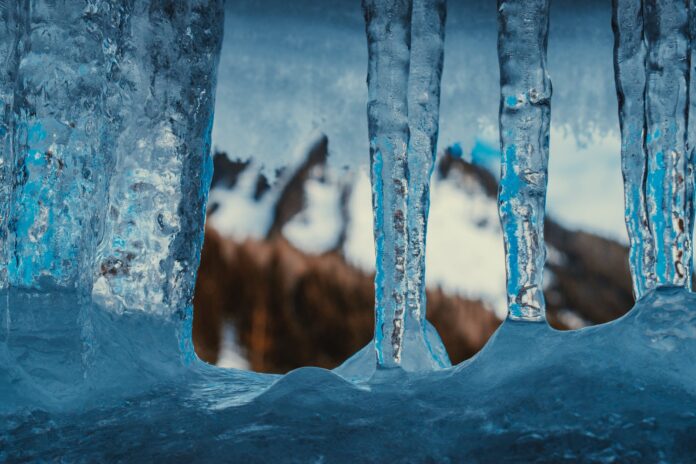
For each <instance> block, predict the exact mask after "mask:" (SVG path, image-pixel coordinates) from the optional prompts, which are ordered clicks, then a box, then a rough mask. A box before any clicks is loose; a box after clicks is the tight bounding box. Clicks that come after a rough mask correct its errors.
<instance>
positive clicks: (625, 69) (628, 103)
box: [612, 0, 655, 299]
mask: <svg viewBox="0 0 696 464" xmlns="http://www.w3.org/2000/svg"><path fill="white" fill-rule="evenodd" d="M612 28H613V30H614V75H615V79H616V93H617V96H618V101H619V121H620V125H621V170H622V172H623V182H624V204H625V221H626V229H627V231H628V239H629V242H630V254H629V262H630V265H631V276H632V279H633V292H634V294H635V296H636V299H638V298H640V297H641V296H643V294H645V292H646V291H647V290H649V289H650V288H652V287H654V286H655V252H654V245H653V241H652V235H651V234H650V227H649V225H648V217H647V211H646V207H645V177H646V169H647V155H646V152H645V145H644V143H643V142H644V135H645V99H644V93H645V42H644V41H643V7H642V1H641V0H613V2H612Z"/></svg>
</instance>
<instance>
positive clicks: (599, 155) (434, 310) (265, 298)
mask: <svg viewBox="0 0 696 464" xmlns="http://www.w3.org/2000/svg"><path fill="white" fill-rule="evenodd" d="M496 41H497V26H496V5H495V2H494V1H492V0H479V1H476V0H449V1H448V17H447V28H446V41H445V44H446V45H445V66H444V74H443V78H442V103H441V112H440V137H439V144H438V147H439V148H438V151H439V154H438V161H437V165H436V169H435V173H434V174H433V178H432V196H431V211H430V222H429V233H428V241H427V282H428V310H427V312H428V318H429V319H430V320H431V322H432V323H433V324H434V325H435V327H436V328H437V329H438V331H439V333H440V335H441V337H442V339H443V341H444V343H445V346H446V347H447V350H448V352H449V355H450V358H451V359H452V361H453V363H458V362H461V361H463V360H464V359H466V358H468V357H470V356H472V355H473V354H475V353H476V352H477V351H478V350H479V349H480V348H481V347H482V346H483V344H484V343H485V342H486V340H487V339H488V337H489V336H490V335H491V334H492V333H493V331H494V330H495V329H496V327H497V326H498V325H499V324H500V322H501V320H502V318H504V317H505V313H506V307H505V269H504V261H503V242H502V233H501V230H500V225H499V222H498V216H497V207H496V193H497V176H498V163H499V155H500V153H499V142H498V129H497V113H498V99H499V86H498V82H499V76H498V62H497V51H496ZM612 47H613V35H612V31H611V1H610V0H593V1H590V0H585V1H582V2H578V1H574V0H555V1H554V2H553V4H552V10H551V27H550V35H549V48H548V59H549V72H550V74H551V79H552V81H553V88H554V94H553V100H552V125H551V155H550V164H549V190H548V198H547V224H546V238H547V246H548V263H547V272H546V274H545V292H546V298H547V305H548V316H549V319H550V322H551V324H552V325H553V326H555V327H557V328H559V329H575V328H580V327H584V326H587V325H592V324H597V323H601V322H606V321H609V320H612V319H615V318H617V317H618V316H620V315H621V314H623V313H624V312H626V311H627V310H628V309H629V308H630V307H631V306H632V304H633V297H632V295H631V287H630V279H629V274H628V265H627V249H626V243H627V237H626V232H625V227H624V222H623V199H622V184H621V172H620V141H619V131H618V117H617V106H616V105H617V103H616V94H615V87H614V80H613V79H614V77H613V65H612ZM366 72H367V44H366V38H365V33H364V22H363V17H362V12H361V8H360V0H331V1H330V2H328V1H326V0H294V1H292V2H288V1H287V0H235V1H233V2H227V7H226V17H225V38H224V42H223V47H222V57H221V61H220V67H219V73H218V88H217V104H216V109H215V124H214V129H213V145H214V150H215V158H214V163H215V172H214V177H213V185H212V189H211V193H210V200H209V207H208V220H207V227H206V237H205V243H204V246H203V253H202V258H201V267H200V270H199V273H198V281H197V286H196V295H195V299H194V344H195V347H196V351H197V353H198V355H199V356H200V357H201V358H202V359H204V360H206V361H208V362H211V363H216V364H218V365H220V366H225V367H238V368H244V369H253V370H256V371H262V372H287V371H289V370H291V369H293V368H296V367H300V366H305V365H314V366H321V367H326V368H331V367H335V366H337V365H338V364H340V363H341V362H343V361H344V360H345V359H346V358H347V357H349V356H350V355H351V354H352V353H354V352H356V351H357V350H358V349H360V348H361V347H362V346H364V345H365V344H366V343H367V342H368V341H369V340H370V338H371V336H372V331H373V298H374V287H373V282H372V279H373V274H374V245H373V234H372V206H371V200H370V183H369V177H368V172H369V167H368V162H369V151H368V137H367V118H366V101H367V86H366V83H365V79H366Z"/></svg>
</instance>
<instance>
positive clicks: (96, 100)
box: [0, 0, 696, 462]
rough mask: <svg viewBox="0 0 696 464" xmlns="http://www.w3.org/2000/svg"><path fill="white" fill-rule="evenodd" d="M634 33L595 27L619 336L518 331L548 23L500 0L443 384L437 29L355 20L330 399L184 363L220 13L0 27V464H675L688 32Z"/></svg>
mask: <svg viewBox="0 0 696 464" xmlns="http://www.w3.org/2000/svg"><path fill="white" fill-rule="evenodd" d="M644 5H645V6H644V8H637V7H636V1H635V0H616V1H615V3H614V31H615V34H616V53H615V56H616V71H617V73H616V75H617V79H616V84H617V91H618V93H619V96H620V98H619V100H620V105H619V108H618V111H619V114H620V116H621V120H622V136H623V143H624V146H623V149H622V153H621V156H622V157H623V160H624V185H625V186H626V191H627V195H626V201H627V213H626V217H627V225H628V229H629V232H630V233H631V234H632V241H631V244H632V247H633V248H634V249H633V250H632V254H631V264H632V273H633V276H634V283H635V292H636V295H637V296H639V297H641V298H639V300H638V303H637V304H636V306H635V307H634V308H633V309H632V311H631V312H630V313H628V314H627V315H626V316H625V317H623V318H621V319H619V320H617V321H614V322H612V323H609V324H604V325H601V326H596V327H592V328H588V329H583V330H579V331H570V332H559V331H555V330H553V329H551V328H550V327H549V326H548V325H547V323H546V321H545V311H544V300H543V294H542V288H543V279H542V278H543V263H544V259H545V248H544V241H543V217H544V212H545V196H546V185H547V166H548V158H549V155H550V153H552V151H553V150H552V148H550V147H549V121H550V117H551V98H552V92H551V82H550V77H549V76H548V74H547V70H546V48H547V41H548V25H549V17H548V13H549V1H548V0H534V1H529V0H500V1H499V2H498V24H499V36H498V54H499V63H500V68H501V82H500V84H501V86H500V133H501V151H502V153H503V162H502V172H501V189H500V195H499V206H500V216H501V222H502V225H503V229H504V235H505V246H506V264H507V283H508V300H509V301H508V303H509V317H508V319H507V320H506V321H505V322H504V323H503V325H502V326H501V327H500V329H499V330H498V331H497V332H496V334H495V335H494V336H493V337H492V339H491V340H490V341H489V343H488V344H487V345H486V347H485V348H484V349H483V350H482V351H481V352H480V353H479V354H478V355H477V356H475V357H474V358H472V359H470V360H468V361H466V362H464V363H462V364H460V365H458V366H454V367H450V366H449V361H448V359H447V355H446V353H445V351H444V349H443V348H442V343H441V341H440V339H439V336H438V335H437V333H436V331H435V330H434V329H433V328H432V327H430V326H429V325H428V324H427V323H426V322H425V319H424V308H425V300H424V291H423V283H424V279H423V276H424V272H425V269H424V265H423V250H424V245H425V240H426V230H427V215H428V201H429V199H428V182H429V174H430V171H431V170H432V163H433V156H434V153H435V150H436V140H437V133H438V111H439V95H440V77H441V72H442V62H443V40H444V21H445V16H446V15H445V5H444V2H441V1H438V0H414V1H411V0H397V1H384V0H364V1H363V9H364V13H365V20H366V33H367V44H368V51H369V63H368V93H369V98H368V104H367V119H368V123H369V132H370V160H371V175H372V187H373V206H374V208H373V209H374V227H375V237H376V243H375V247H376V252H377V253H376V255H377V257H376V260H377V263H376V269H377V274H376V278H375V288H376V300H375V337H374V340H373V342H372V343H371V344H369V345H368V346H367V347H365V348H364V349H363V350H362V351H360V352H359V353H357V354H356V355H355V356H354V357H353V358H351V359H350V360H348V361H347V362H346V363H345V364H344V365H342V366H340V367H339V368H338V369H336V370H335V371H333V372H332V371H327V370H323V369H318V368H303V369H298V370H296V371H293V372H291V373H289V374H287V375H285V376H273V375H263V374H256V373H251V372H244V371H239V370H233V369H230V370H225V369H219V368H215V367H212V366H209V365H206V364H203V363H202V362H200V361H199V360H197V358H196V357H195V354H194V353H193V349H192V347H191V326H190V324H191V298H192V295H191V289H192V286H193V282H194V279H195V272H196V268H197V265H198V260H199V252H200V244H201V240H202V226H203V222H204V210H205V202H206V198H207V189H208V185H209V181H210V156H209V153H210V143H209V140H210V131H211V127H212V109H213V106H214V88H215V75H216V66H217V60H218V56H219V49H220V42H221V35H222V11H223V9H222V2H220V1H216V0H190V1H186V2H177V3H169V2H155V3H152V2H145V1H140V0H135V1H132V2H108V1H107V2H103V3H101V4H92V3H88V4H83V3H82V2H81V1H79V0H70V1H67V2H65V5H64V6H65V11H63V10H59V9H57V8H56V7H55V4H54V3H52V2H49V1H36V2H31V3H30V2H19V3H17V4H13V5H9V6H8V5H7V4H0V6H1V7H2V8H1V9H0V11H1V12H2V15H3V19H5V21H4V27H3V28H0V33H2V34H3V37H2V38H3V40H2V43H3V45H2V46H3V47H5V48H3V49H2V50H3V52H4V53H5V55H6V57H7V59H6V60H4V61H3V66H4V73H3V75H2V76H3V77H2V79H0V92H1V95H2V98H3V105H4V112H3V119H2V132H1V134H0V135H2V137H3V139H2V143H3V145H2V152H0V154H1V155H2V157H0V161H1V163H0V176H1V180H2V181H3V182H2V190H0V195H2V196H1V197H0V204H1V205H2V208H3V210H2V212H3V216H2V222H1V223H0V231H1V233H0V251H1V252H2V254H1V255H0V258H1V261H0V289H2V290H1V293H0V398H1V399H2V401H1V402H0V460H2V461H35V460H49V461H50V460H64V461H70V462H72V461H78V462H79V461H88V462H91V461H104V460H106V461H118V460H124V461H151V460H154V459H163V458H166V460H168V461H186V462H207V461H222V460H228V461H233V462H242V461H243V462H247V461H250V462H253V461H260V462H267V461H269V460H279V461H284V462H287V461H290V462H308V461H310V462H323V461H339V462H344V461H345V462H357V461H360V462H385V461H386V462H389V461H395V460H397V461H404V462H424V461H425V462H427V461H436V462H447V461H454V462H461V461H465V462H507V461H512V462H519V461H535V462H560V461H571V462H573V461H577V460H582V461H586V462H613V461H617V462H632V461H657V462H662V461H666V462H682V461H689V460H690V459H692V458H693V455H694V453H695V452H696V444H694V442H693V439H692V438H693V436H694V433H696V410H694V407H693V405H694V404H696V401H695V400H696V386H695V384H694V379H695V378H696V365H695V364H694V362H693V359H694V357H695V356H696V296H695V295H694V294H693V293H690V292H689V291H688V290H689V279H690V275H691V266H692V262H691V252H690V249H691V248H690V247H691V244H690V240H689V236H690V235H689V232H688V231H690V230H691V227H692V224H693V218H692V216H693V211H692V209H693V202H692V199H691V196H692V195H693V181H692V169H691V161H692V157H691V148H690V146H691V144H692V139H693V137H690V135H693V134H691V132H690V131H689V127H690V126H688V124H689V121H690V119H689V118H688V110H689V108H690V106H691V104H690V101H689V100H688V97H687V96H688V95H689V94H688V93H687V92H686V89H687V88H688V87H690V85H691V82H690V74H691V70H690V69H689V68H687V67H686V66H685V63H686V62H688V60H687V59H686V58H687V57H689V56H690V54H691V48H690V45H689V44H690V41H691V40H690V35H689V32H688V31H689V30H690V27H691V26H693V24H690V23H689V19H690V18H691V20H693V17H694V15H693V14H691V15H690V14H689V11H688V8H687V6H686V4H685V3H684V2H678V1H676V0H646V1H645V2H644ZM638 19H641V20H638ZM641 28H642V31H643V32H642V33H641V32H636V29H641ZM641 35H642V37H643V39H642V40H641V39H640V36H641ZM95 39H96V40H97V41H96V42H95ZM85 44H91V45H90V47H87V48H84V47H82V46H83V45H85ZM95 44H101V46H98V45H95ZM641 44H642V45H641ZM82 48H84V50H82ZM74 50H82V51H81V52H80V53H78V54H74V53H72V51H74ZM642 56H645V57H646V59H645V61H644V66H643V67H642V68H641V66H640V62H641V57H642ZM637 63H638V64H637ZM49 64H50V66H54V67H55V69H54V70H53V71H54V72H48V73H45V72H42V68H43V67H44V66H48V65H49ZM636 68H637V69H636ZM641 72H643V73H644V76H645V79H644V80H643V79H641V78H640V73H641ZM633 77H635V79H634V78H633ZM641 86H642V87H643V91H642V92H641ZM640 96H644V101H643V103H641V102H640V100H636V101H634V100H633V99H634V98H639V97H640ZM641 108H642V109H641ZM639 132H640V134H638V133H639ZM637 134H638V135H637ZM366 155H367V154H366ZM618 155H619V154H618V153H617V156H618ZM617 181H618V173H617ZM643 212H644V214H643ZM636 215H637V216H636ZM646 222H647V226H646ZM464 239H465V238H464ZM647 250H654V252H649V251H647ZM653 257H654V259H652V258H653ZM463 265H471V266H475V265H476V263H463ZM587 297H588V298H591V297H592V295H587Z"/></svg>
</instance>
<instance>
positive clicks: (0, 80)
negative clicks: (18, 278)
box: [0, 0, 29, 290]
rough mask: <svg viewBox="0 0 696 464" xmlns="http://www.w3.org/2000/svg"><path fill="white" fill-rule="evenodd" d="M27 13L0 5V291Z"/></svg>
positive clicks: (21, 4) (4, 282)
mask: <svg viewBox="0 0 696 464" xmlns="http://www.w3.org/2000/svg"><path fill="white" fill-rule="evenodd" d="M28 12H29V3H28V1H26V0H23V1H16V2H10V4H9V5H6V6H5V7H4V8H0V19H1V20H2V21H0V56H2V57H3V59H2V65H1V66H2V68H1V69H0V104H1V105H2V106H1V107H0V108H1V110H2V119H1V120H0V290H2V289H5V288H7V286H8V268H7V267H8V263H9V259H10V244H9V239H10V234H9V221H10V216H11V199H12V186H13V184H14V175H13V166H14V156H13V147H12V133H13V130H14V129H13V128H14V114H13V103H14V89H15V83H16V80H17V71H18V68H19V56H20V48H21V46H22V44H20V39H21V38H22V35H23V34H24V30H25V27H24V26H25V25H26V17H27V15H28Z"/></svg>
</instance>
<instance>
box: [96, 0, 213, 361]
mask: <svg viewBox="0 0 696 464" xmlns="http://www.w3.org/2000/svg"><path fill="white" fill-rule="evenodd" d="M223 16H224V5H223V0H187V1H173V0H153V1H150V0H136V1H135V2H134V5H133V13H132V17H131V20H130V26H129V29H128V31H127V36H128V41H127V43H126V46H125V47H124V52H123V57H122V61H123V63H122V66H121V72H120V74H119V77H118V78H119V80H120V81H119V85H118V89H117V90H118V92H116V97H117V98H116V101H118V102H119V103H120V105H122V108H125V110H124V111H122V114H120V116H119V118H120V119H121V125H122V126H121V130H120V133H119V134H118V137H117V138H116V140H115V141H114V169H113V173H112V176H111V179H110V183H109V186H108V205H107V207H106V218H105V228H104V239H103V240H102V242H101V243H100V246H99V247H98V250H97V258H96V260H95V262H94V264H93V266H92V268H91V269H93V272H94V273H93V278H94V290H93V296H94V298H95V300H96V301H98V302H100V303H101V304H102V305H104V306H106V307H109V308H112V309H114V310H116V311H145V312H148V313H151V314H153V315H157V316H161V317H162V318H163V319H164V320H170V321H172V320H173V321H175V322H177V321H178V322H181V323H183V326H182V328H183V331H182V332H181V333H180V334H179V339H180V341H181V342H182V343H183V346H182V349H183V351H184V353H185V354H188V355H192V353H193V350H192V348H191V346H190V343H191V342H190V336H191V335H190V324H191V321H192V314H191V311H192V308H191V303H192V298H193V287H194V283H195V277H196V270H197V268H198V264H199V259H200V248H201V244H202V241H203V224H204V221H205V203H206V200H207V195H208V189H209V186H210V179H211V175H212V161H211V153H210V135H211V129H212V121H213V108H214V97H215V87H216V74H217V72H216V70H217V64H218V60H219V51H220V46H221V42H222V31H223ZM114 106H115V107H117V106H118V105H114ZM115 111H119V110H118V108H116V109H115ZM178 322H177V323H178Z"/></svg>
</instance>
